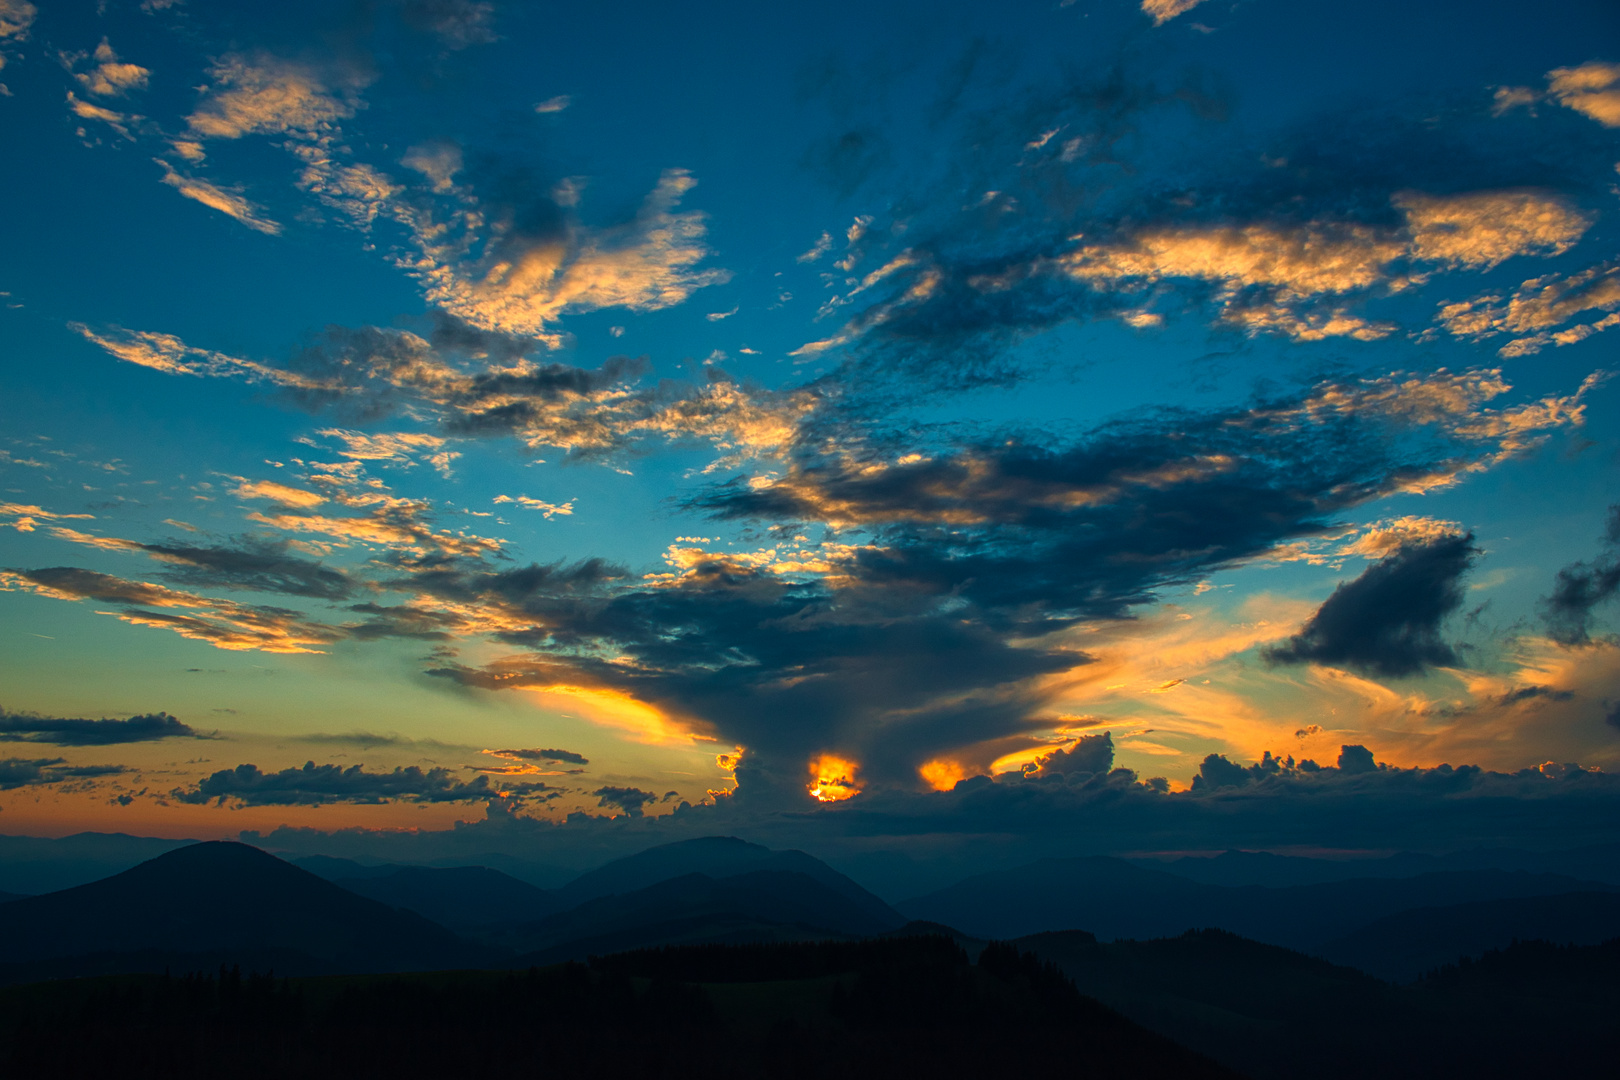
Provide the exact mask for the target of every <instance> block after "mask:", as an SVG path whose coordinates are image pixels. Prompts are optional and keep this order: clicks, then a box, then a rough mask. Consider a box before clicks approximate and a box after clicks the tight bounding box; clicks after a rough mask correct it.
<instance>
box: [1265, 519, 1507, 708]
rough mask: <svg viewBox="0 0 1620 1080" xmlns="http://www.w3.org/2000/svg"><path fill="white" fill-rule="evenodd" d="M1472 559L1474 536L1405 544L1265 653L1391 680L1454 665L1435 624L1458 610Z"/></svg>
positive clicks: (1274, 657) (1338, 590)
mask: <svg viewBox="0 0 1620 1080" xmlns="http://www.w3.org/2000/svg"><path fill="white" fill-rule="evenodd" d="M1478 554H1479V549H1478V548H1477V547H1476V546H1475V545H1474V537H1473V534H1472V533H1468V534H1453V535H1450V536H1443V537H1440V538H1438V539H1434V540H1428V541H1424V542H1421V543H1410V544H1407V545H1406V546H1404V547H1402V548H1401V549H1400V550H1399V551H1397V552H1396V553H1395V554H1393V555H1390V556H1389V557H1387V558H1385V559H1383V560H1381V561H1380V562H1377V563H1375V564H1373V565H1372V566H1370V567H1368V568H1367V569H1366V570H1365V571H1363V572H1362V574H1361V576H1360V577H1358V578H1356V579H1355V580H1353V581H1348V582H1345V583H1344V584H1341V585H1340V586H1339V587H1338V588H1336V589H1334V590H1333V595H1332V596H1330V597H1328V598H1327V600H1326V601H1324V602H1323V604H1322V606H1321V607H1320V608H1319V609H1318V610H1317V612H1316V614H1315V615H1313V616H1312V617H1311V619H1310V621H1309V622H1307V623H1306V624H1305V626H1304V628H1303V629H1301V630H1300V632H1299V633H1298V634H1296V635H1294V636H1293V637H1292V638H1290V639H1288V641H1287V642H1285V643H1283V644H1281V645H1277V646H1274V647H1271V648H1268V649H1266V650H1264V652H1263V655H1264V656H1265V657H1266V659H1267V660H1269V661H1271V662H1273V663H1279V664H1302V663H1320V664H1329V665H1333V666H1340V667H1349V668H1353V669H1355V670H1358V671H1366V672H1371V673H1373V674H1377V675H1387V676H1395V677H1399V676H1404V675H1417V674H1421V673H1422V672H1423V671H1425V670H1426V669H1427V668H1429V667H1431V666H1455V665H1456V664H1457V663H1458V659H1457V654H1456V653H1455V652H1454V651H1453V650H1452V648H1451V646H1449V645H1447V644H1446V643H1445V642H1444V641H1443V640H1441V637H1440V626H1441V622H1442V621H1443V620H1444V619H1445V618H1446V616H1448V615H1450V614H1452V613H1453V612H1455V611H1456V610H1457V609H1458V608H1460V607H1461V606H1462V602H1463V590H1462V576H1463V575H1464V574H1466V573H1467V572H1468V570H1469V569H1470V568H1471V567H1472V566H1473V563H1474V560H1475V559H1476V558H1477V557H1478Z"/></svg>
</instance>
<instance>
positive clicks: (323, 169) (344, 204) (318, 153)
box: [287, 141, 403, 230]
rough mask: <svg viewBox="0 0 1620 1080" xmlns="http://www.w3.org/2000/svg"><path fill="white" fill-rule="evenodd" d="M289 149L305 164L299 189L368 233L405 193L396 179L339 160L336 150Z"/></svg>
mask: <svg viewBox="0 0 1620 1080" xmlns="http://www.w3.org/2000/svg"><path fill="white" fill-rule="evenodd" d="M287 149H288V150H289V151H290V152H291V153H292V155H293V156H294V157H296V158H298V159H299V160H300V161H302V162H303V163H304V168H303V169H302V170H301V171H300V172H299V174H298V181H297V183H298V186H299V187H300V188H302V189H303V190H305V191H308V192H310V193H311V194H313V195H315V196H316V197H317V198H319V199H320V201H321V202H322V203H324V204H326V205H327V206H329V207H331V208H332V209H334V210H336V211H338V212H339V213H341V214H343V215H344V216H345V217H346V218H348V222H349V224H351V225H353V226H355V227H357V228H359V229H362V230H363V229H368V228H370V227H371V224H372V223H373V222H374V221H376V220H377V216H378V215H379V214H381V213H382V212H383V210H384V209H385V208H386V207H387V206H388V204H389V202H390V201H391V200H392V199H393V198H394V197H395V196H396V195H398V194H399V193H400V192H401V191H402V190H403V189H402V188H400V186H399V185H397V184H395V183H394V181H393V180H392V179H390V178H389V177H388V176H387V175H385V174H384V173H382V172H379V171H378V170H377V169H374V168H372V167H371V166H370V165H367V164H365V163H363V162H358V163H354V164H344V163H343V162H341V161H339V160H336V159H335V158H334V157H333V156H332V154H333V147H332V146H331V145H330V144H329V142H327V141H323V143H289V144H288V147H287Z"/></svg>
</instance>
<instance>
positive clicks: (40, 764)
mask: <svg viewBox="0 0 1620 1080" xmlns="http://www.w3.org/2000/svg"><path fill="white" fill-rule="evenodd" d="M0 13H3V9H0ZM128 771H129V770H127V769H125V768H124V766H122V765H69V764H67V761H66V759H65V758H0V791H11V790H14V789H16V788H20V787H36V786H39V785H42V784H60V783H64V782H67V781H72V780H96V779H99V778H100V777H103V776H116V775H118V774H119V773H123V772H128Z"/></svg>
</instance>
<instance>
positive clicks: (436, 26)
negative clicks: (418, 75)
mask: <svg viewBox="0 0 1620 1080" xmlns="http://www.w3.org/2000/svg"><path fill="white" fill-rule="evenodd" d="M400 10H401V13H402V14H403V15H404V17H405V22H406V23H407V24H408V25H410V26H413V27H416V28H418V29H422V30H428V31H430V32H432V33H434V34H437V35H438V36H439V39H440V40H441V41H443V42H444V44H445V45H446V46H447V47H448V48H451V49H465V48H467V47H468V46H471V45H487V44H488V43H490V42H492V41H495V40H497V38H496V35H495V31H494V29H492V27H491V25H490V24H491V23H493V22H494V21H495V5H494V4H489V3H480V2H476V0H404V3H403V4H402V5H401V9H400Z"/></svg>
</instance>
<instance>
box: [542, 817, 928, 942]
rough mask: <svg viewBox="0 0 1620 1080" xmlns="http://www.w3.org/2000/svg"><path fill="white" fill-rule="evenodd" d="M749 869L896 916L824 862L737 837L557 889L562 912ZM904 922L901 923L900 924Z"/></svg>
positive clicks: (657, 851)
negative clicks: (788, 876)
mask: <svg viewBox="0 0 1620 1080" xmlns="http://www.w3.org/2000/svg"><path fill="white" fill-rule="evenodd" d="M753 870H783V871H789V872H792V873H797V874H804V875H806V876H808V877H811V878H814V879H815V880H816V881H818V882H820V883H821V884H822V885H823V886H825V887H826V888H828V889H831V890H832V891H833V892H836V893H840V894H842V895H843V896H844V897H845V898H847V899H849V900H850V901H852V902H854V903H856V904H858V905H860V906H862V907H864V908H866V909H867V910H868V911H869V912H870V913H871V914H872V915H873V917H874V918H877V919H880V920H886V919H889V918H891V917H892V916H893V915H894V911H893V909H892V908H890V907H889V905H887V904H885V903H884V902H883V901H882V900H879V899H878V898H877V897H876V896H874V895H872V894H871V893H870V892H867V891H866V890H865V889H864V888H862V887H861V886H860V885H857V884H856V883H855V882H854V881H852V880H850V879H849V878H848V877H845V876H844V875H843V874H840V873H839V872H838V871H836V870H834V869H833V868H832V867H830V866H828V865H827V864H826V863H824V862H822V861H821V860H820V859H817V858H815V857H813V856H810V855H806V854H805V853H804V852H802V851H774V850H772V849H771V848H768V847H763V846H761V845H759V844H750V843H748V842H747V841H746V840H739V839H738V838H737V837H735V836H705V837H701V838H699V839H696V840H681V841H677V842H676V843H673V844H660V845H658V846H657V847H651V848H648V849H646V850H645V851H639V852H637V853H636V854H634V855H629V856H626V857H625V858H622V859H615V860H614V861H612V862H610V863H607V864H606V865H603V866H600V867H598V868H596V869H595V870H592V871H590V872H588V873H585V874H581V875H580V876H579V877H577V878H575V879H574V880H573V881H570V882H569V883H568V884H567V885H564V886H563V887H562V888H561V889H558V890H557V899H558V901H559V902H560V903H561V904H562V906H563V907H564V908H569V907H574V906H576V905H578V904H582V903H584V902H585V901H587V900H594V899H595V898H597V897H599V896H612V895H614V894H616V893H628V892H634V891H636V890H637V889H645V888H646V887H647V886H649V885H656V884H657V883H658V882H660V881H668V880H669V879H671V878H677V877H683V876H685V875H687V874H706V875H708V876H709V877H711V878H724V877H731V876H734V875H736V874H741V873H746V872H748V871H753ZM901 921H902V922H903V921H904V920H901Z"/></svg>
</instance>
